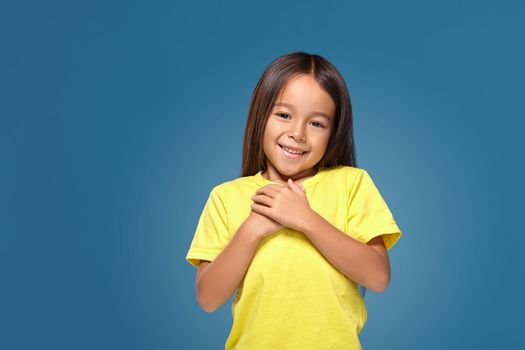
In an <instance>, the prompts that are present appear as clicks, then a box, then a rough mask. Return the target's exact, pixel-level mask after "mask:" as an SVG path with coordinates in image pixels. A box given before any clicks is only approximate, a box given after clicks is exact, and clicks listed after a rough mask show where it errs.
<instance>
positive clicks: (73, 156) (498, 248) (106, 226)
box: [0, 0, 525, 350]
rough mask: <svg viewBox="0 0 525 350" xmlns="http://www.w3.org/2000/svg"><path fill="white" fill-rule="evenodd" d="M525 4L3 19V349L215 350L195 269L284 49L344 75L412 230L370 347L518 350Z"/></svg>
mask: <svg viewBox="0 0 525 350" xmlns="http://www.w3.org/2000/svg"><path fill="white" fill-rule="evenodd" d="M524 19H525V16H524V6H523V5H521V4H520V2H518V1H514V2H510V1H506V2H501V1H499V2H496V1H494V2H486V1H481V2H480V1H460V2H458V1H439V2H438V1H435V2H432V3H423V2H421V1H395V2H390V1H382V2H371V3H368V4H364V3H363V2H362V1H352V2H346V3H344V2H342V1H323V2H321V1H304V0H303V1H286V2H281V1H264V2H245V1H231V2H224V1H210V2H197V1H196V2H193V3H191V4H189V3H183V2H172V1H120V2H115V1H110V2H108V1H90V2H67V1H63V2H57V1H46V2H37V1H17V2H10V3H6V2H2V5H0V38H1V44H0V45H1V46H0V50H1V54H0V99H1V103H0V117H1V119H0V186H1V187H0V191H1V192H0V205H1V207H0V256H1V264H0V273H1V275H0V276H1V280H0V322H1V324H0V332H1V336H0V348H1V349H6V350H7V349H119V348H120V349H221V348H223V346H224V342H225V340H226V337H227V336H228V333H229V329H230V325H231V315H230V305H231V299H230V300H229V301H228V303H227V304H225V305H223V306H222V307H221V308H220V309H219V310H217V311H216V312H215V313H212V314H208V313H206V312H205V311H203V310H202V309H200V308H199V307H198V305H197V303H196V299H195V280H194V278H195V272H196V270H195V269H194V268H193V267H191V266H190V265H189V264H188V263H187V262H186V261H185V255H186V253H187V250H188V248H189V245H190V243H191V240H192V238H193V234H194V230H195V228H196V224H197V220H198V218H199V215H200V213H201V210H202V208H203V206H204V203H205V201H206V199H207V197H208V194H209V191H210V190H211V189H212V188H213V186H215V185H216V184H219V183H221V182H223V181H226V180H230V179H233V178H235V177H237V176H239V174H240V165H241V150H242V149H241V145H242V137H243V131H244V125H245V118H246V113H247V109H248V105H249V101H250V96H251V93H252V91H253V88H254V87H255V84H256V82H257V80H258V79H259V76H260V74H261V73H262V71H263V70H264V68H265V67H266V66H267V65H268V64H269V63H270V62H271V61H272V60H273V59H275V58H276V57H278V56H280V55H282V54H284V53H288V52H291V51H306V52H309V53H317V54H321V55H323V56H325V57H326V58H328V59H329V60H330V61H332V62H333V63H334V64H335V65H336V66H337V67H338V68H339V70H340V71H341V73H342V74H343V76H344V78H345V79H346V82H347V84H348V86H349V89H350V94H351V97H352V102H353V106H354V113H355V137H356V143H357V160H358V166H359V167H363V168H365V169H367V170H368V171H369V173H370V174H371V176H372V178H373V179H374V181H375V183H376V185H377V186H378V188H379V189H380V191H381V193H382V194H383V196H384V198H385V200H386V201H387V203H388V204H389V206H390V208H391V210H392V212H393V214H394V217H395V218H396V220H397V222H398V224H399V226H400V228H401V230H402V231H403V232H404V236H403V237H402V239H401V240H400V241H399V242H398V244H397V245H396V246H395V247H394V248H393V249H392V250H391V252H390V258H391V264H392V281H391V284H390V286H389V287H388V289H387V290H386V291H385V292H384V293H374V292H372V291H370V290H368V291H367V294H366V298H365V300H366V303H367V307H368V312H369V316H368V322H367V323H366V325H365V327H364V329H363V331H362V332H361V334H360V338H361V341H362V343H363V346H364V348H365V349H405V350H406V349H496V348H499V349H510V348H518V347H519V346H518V344H521V346H523V343H524V342H523V338H522V334H521V332H522V326H523V324H524V323H525V317H524V311H525V310H524V304H523V297H522V294H523V292H524V290H523V284H522V282H521V279H522V278H523V277H524V275H525V273H524V272H525V268H524V262H523V259H522V257H521V256H522V252H523V233H524V231H523V224H522V222H521V219H519V218H520V217H523V213H524V205H523V196H524V191H523V185H522V181H523V178H524V171H523V167H522V165H521V163H522V162H523V154H522V153H523V150H524V147H523V142H522V137H523V135H522V134H523V130H524V129H523V121H522V120H523V117H524V113H523V105H522V102H523V95H524V88H523V81H524V78H525V74H524V73H525V71H524V68H523V62H524V61H525V50H524V45H523V43H524V32H525V24H524V23H525V20H524Z"/></svg>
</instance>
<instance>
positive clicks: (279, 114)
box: [276, 113, 289, 117]
mask: <svg viewBox="0 0 525 350" xmlns="http://www.w3.org/2000/svg"><path fill="white" fill-rule="evenodd" d="M276 115H278V116H281V115H284V116H287V117H288V116H289V115H288V114H286V113H276Z"/></svg>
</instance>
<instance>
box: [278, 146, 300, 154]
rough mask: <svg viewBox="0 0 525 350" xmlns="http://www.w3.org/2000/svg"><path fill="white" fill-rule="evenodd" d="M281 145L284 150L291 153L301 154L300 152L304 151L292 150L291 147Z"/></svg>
mask: <svg viewBox="0 0 525 350" xmlns="http://www.w3.org/2000/svg"><path fill="white" fill-rule="evenodd" d="M281 147H282V148H283V149H284V150H285V151H286V152H288V153H292V154H302V153H304V152H302V151H294V150H291V149H289V148H286V147H284V146H281Z"/></svg>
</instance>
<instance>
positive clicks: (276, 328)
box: [186, 166, 402, 350]
mask: <svg viewBox="0 0 525 350" xmlns="http://www.w3.org/2000/svg"><path fill="white" fill-rule="evenodd" d="M271 183H274V182H272V181H270V180H268V179H266V178H265V177H263V176H262V173H261V172H259V173H257V174H256V175H253V176H244V177H240V178H237V179H235V180H232V181H227V182H224V183H222V184H220V185H217V186H215V187H214V188H213V189H212V191H211V193H210V196H209V198H208V201H207V202H206V205H205V207H204V210H203V212H202V214H201V216H200V219H199V222H198V225H197V229H196V232H195V236H194V238H193V241H192V243H191V246H190V248H189V251H188V253H187V256H186V261H188V262H189V263H190V264H192V265H193V266H195V267H198V264H199V261H200V260H209V261H213V260H214V259H215V257H216V256H217V255H218V254H219V253H220V252H221V251H222V249H223V248H224V247H225V246H226V244H227V243H228V242H229V240H230V239H231V237H232V236H233V235H234V234H235V232H236V231H237V229H238V227H239V226H240V225H241V223H242V222H243V221H244V220H245V219H246V218H247V217H248V215H249V213H250V210H251V208H250V204H251V203H252V200H251V196H252V195H253V194H254V193H255V191H256V190H257V189H258V188H261V187H263V186H265V185H268V184H271ZM302 184H303V186H304V188H305V189H306V196H307V198H308V203H309V205H310V208H311V209H312V210H314V211H316V212H317V213H318V214H319V215H321V216H322V217H324V218H325V219H326V220H327V221H328V222H330V223H331V224H332V225H334V226H335V227H337V228H338V229H339V230H341V231H342V232H343V233H345V234H347V235H349V236H350V237H352V238H354V239H357V240H359V241H360V242H362V243H367V242H368V241H369V240H370V239H372V238H374V237H376V236H379V235H383V241H384V243H385V246H386V248H387V249H388V250H390V249H391V248H392V246H393V245H394V244H395V243H396V242H397V241H398V239H399V238H400V237H401V235H402V232H401V231H400V230H399V228H398V226H397V224H396V222H395V220H394V218H393V216H392V214H391V212H390V210H389V208H388V207H387V204H386V203H385V201H384V200H383V198H382V196H381V194H380V192H379V191H378V189H377V188H376V186H375V185H374V183H373V181H372V179H371V178H370V176H369V175H368V173H367V172H366V170H364V169H361V168H356V167H350V166H338V167H334V168H321V169H319V171H318V172H317V173H316V174H315V175H314V176H313V177H310V178H307V179H306V180H305V181H303V182H302ZM231 312H232V317H233V325H232V328H231V331H230V334H229V337H228V339H227V341H226V344H225V349H226V350H229V349H236V350H258V349H263V350H267V349H286V350H294V349H297V350H310V349H311V350H314V349H315V350H324V349H334V350H345V349H352V350H354V349H361V344H360V342H359V338H358V333H359V332H360V331H361V328H362V327H363V325H364V323H365V322H366V319H367V312H366V307H365V303H364V300H363V298H362V296H361V294H360V293H359V291H358V288H357V284H356V283H355V282H354V281H352V280H351V279H349V278H347V277H346V276H345V275H344V274H343V273H341V272H340V271H339V270H337V268H335V267H334V266H333V265H332V264H331V263H330V262H329V261H328V260H326V258H325V257H324V256H323V255H322V254H321V253H320V252H319V251H318V250H317V249H316V248H315V246H314V245H313V244H312V243H311V242H310V241H309V239H308V238H307V237H306V236H305V235H304V234H303V233H302V232H300V231H297V230H293V229H291V228H288V227H285V228H283V229H282V230H280V231H278V232H276V233H275V234H273V235H270V236H267V237H265V238H263V239H262V240H261V242H260V244H259V246H258V247H257V250H256V252H255V254H254V257H253V259H252V261H251V263H250V265H249V266H248V269H247V271H246V274H245V276H244V278H243V280H242V281H241V284H240V285H239V288H238V289H237V293H236V295H235V298H234V301H233V302H232V305H231Z"/></svg>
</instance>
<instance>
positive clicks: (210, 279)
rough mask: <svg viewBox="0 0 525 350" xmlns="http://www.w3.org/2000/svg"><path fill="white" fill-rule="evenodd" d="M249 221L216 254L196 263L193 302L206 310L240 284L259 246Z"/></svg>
mask: <svg viewBox="0 0 525 350" xmlns="http://www.w3.org/2000/svg"><path fill="white" fill-rule="evenodd" d="M258 237H259V236H258V235H256V234H254V230H253V226H252V225H251V224H250V221H244V222H243V223H242V224H241V226H239V229H238V230H237V232H235V235H234V236H233V237H232V239H231V240H230V242H229V243H228V244H227V245H226V247H224V249H223V250H222V251H221V253H220V254H219V255H217V257H216V258H215V259H214V260H213V261H212V262H210V263H209V264H207V265H206V266H203V268H202V269H201V265H199V271H198V273H197V280H196V289H197V303H198V304H199V305H200V306H201V308H203V309H204V310H205V311H206V312H214V311H215V310H217V309H218V308H219V307H220V306H221V305H222V304H223V303H224V302H225V301H226V300H228V298H229V297H230V296H231V295H232V294H233V292H234V291H235V289H237V287H238V286H239V284H240V283H241V281H242V279H243V277H244V275H245V273H246V270H247V269H248V266H249V265H250V262H251V260H252V258H253V255H254V254H255V250H256V248H257V246H258V245H259V241H260V239H259V238H258Z"/></svg>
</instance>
